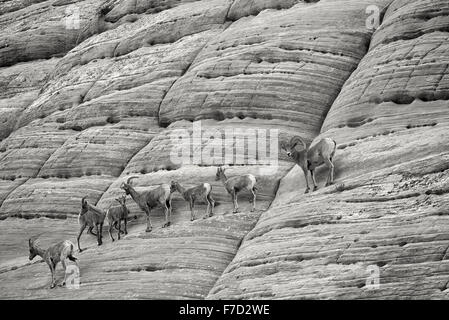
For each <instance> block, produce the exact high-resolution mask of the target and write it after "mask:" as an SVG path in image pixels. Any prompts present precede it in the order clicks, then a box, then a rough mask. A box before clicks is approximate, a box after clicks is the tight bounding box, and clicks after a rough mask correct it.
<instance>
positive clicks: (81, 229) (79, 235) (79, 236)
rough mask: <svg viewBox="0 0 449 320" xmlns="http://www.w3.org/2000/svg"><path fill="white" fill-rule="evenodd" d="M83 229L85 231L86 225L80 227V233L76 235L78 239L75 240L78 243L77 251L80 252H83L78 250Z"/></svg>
mask: <svg viewBox="0 0 449 320" xmlns="http://www.w3.org/2000/svg"><path fill="white" fill-rule="evenodd" d="M84 229H86V224H83V225H82V226H81V227H80V232H79V233H78V237H77V239H76V241H77V243H78V251H79V252H82V251H83V250H82V249H81V248H80V238H81V234H82V233H83V231H84Z"/></svg>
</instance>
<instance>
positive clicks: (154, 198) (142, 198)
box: [120, 177, 172, 232]
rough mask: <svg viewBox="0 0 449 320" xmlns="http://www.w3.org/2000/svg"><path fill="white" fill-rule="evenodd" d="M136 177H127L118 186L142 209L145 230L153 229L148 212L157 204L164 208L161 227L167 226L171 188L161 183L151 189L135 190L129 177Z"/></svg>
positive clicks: (170, 210)
mask: <svg viewBox="0 0 449 320" xmlns="http://www.w3.org/2000/svg"><path fill="white" fill-rule="evenodd" d="M134 178H137V177H129V178H128V179H127V180H126V182H123V183H122V184H121V186H120V188H122V189H123V190H125V193H126V194H127V195H131V197H132V198H133V200H134V201H135V202H136V203H137V205H138V206H139V208H140V209H142V210H143V211H144V212H145V214H146V216H147V228H146V230H145V231H146V232H150V231H151V230H153V225H152V224H151V219H150V212H151V209H153V208H155V207H156V206H158V205H161V206H162V207H163V208H164V209H165V223H164V224H163V226H162V228H165V227H168V226H169V225H170V224H171V213H172V207H171V194H172V190H171V188H170V185H168V184H166V183H163V184H161V185H160V186H159V187H157V188H155V189H152V190H145V191H142V192H137V191H136V189H134V187H132V186H131V179H134Z"/></svg>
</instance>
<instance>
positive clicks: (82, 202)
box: [81, 196, 87, 206]
mask: <svg viewBox="0 0 449 320" xmlns="http://www.w3.org/2000/svg"><path fill="white" fill-rule="evenodd" d="M86 198H87V197H86V196H84V197H82V198H81V205H82V206H83V205H84V202H86Z"/></svg>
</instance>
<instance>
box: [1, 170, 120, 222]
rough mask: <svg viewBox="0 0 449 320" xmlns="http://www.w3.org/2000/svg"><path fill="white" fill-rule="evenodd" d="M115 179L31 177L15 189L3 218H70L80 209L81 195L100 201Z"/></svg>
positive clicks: (3, 212)
mask: <svg viewBox="0 0 449 320" xmlns="http://www.w3.org/2000/svg"><path fill="white" fill-rule="evenodd" d="M113 180H114V178H113V177H110V176H91V177H82V178H72V179H64V178H62V179H58V178H56V179H55V178H51V179H39V178H36V179H29V180H28V181H26V182H25V183H24V184H22V185H20V186H19V187H18V188H16V189H15V190H14V191H12V192H11V193H10V194H9V196H8V198H7V199H5V200H4V201H3V203H2V206H1V208H0V217H2V218H4V217H5V216H17V217H20V218H27V219H30V218H39V217H50V218H62V219H64V218H66V217H67V216H68V215H77V214H78V213H79V211H80V207H81V205H80V203H81V198H82V197H84V196H88V199H89V201H90V202H91V203H96V202H97V201H98V200H99V199H100V197H101V195H102V194H103V193H104V192H105V191H106V189H107V188H108V187H109V185H110V184H111V182H112V181H113Z"/></svg>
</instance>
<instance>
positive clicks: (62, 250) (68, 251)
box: [28, 236, 78, 288]
mask: <svg viewBox="0 0 449 320" xmlns="http://www.w3.org/2000/svg"><path fill="white" fill-rule="evenodd" d="M36 239H37V236H34V237H31V238H30V239H29V240H28V245H29V248H30V257H29V258H30V261H31V260H33V259H34V257H35V256H40V257H42V259H44V261H45V262H46V263H47V264H48V266H49V267H50V271H51V286H50V288H54V287H55V286H56V275H55V270H56V265H57V264H58V262H61V264H62V266H63V268H64V271H65V270H66V268H67V266H66V264H65V260H66V259H70V260H71V261H73V262H75V264H76V266H77V267H78V263H77V262H76V258H75V257H74V256H73V253H74V252H73V250H74V248H75V245H74V244H73V243H72V242H70V241H68V240H65V241H61V242H58V243H57V244H54V245H52V246H51V247H49V248H48V249H47V250H45V249H42V248H41V247H40V246H39V245H38V244H37V243H36ZM66 277H67V273H65V275H64V282H63V283H62V285H63V286H64V285H65V281H66Z"/></svg>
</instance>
